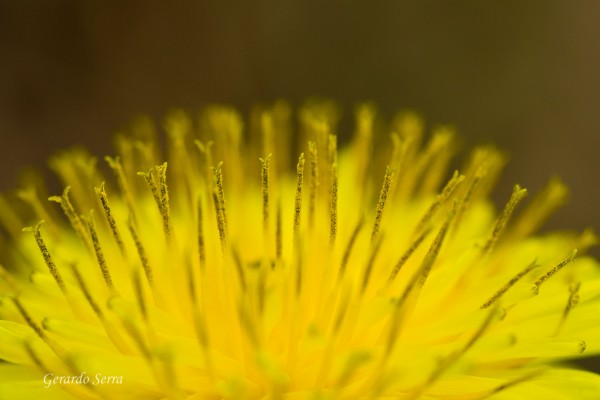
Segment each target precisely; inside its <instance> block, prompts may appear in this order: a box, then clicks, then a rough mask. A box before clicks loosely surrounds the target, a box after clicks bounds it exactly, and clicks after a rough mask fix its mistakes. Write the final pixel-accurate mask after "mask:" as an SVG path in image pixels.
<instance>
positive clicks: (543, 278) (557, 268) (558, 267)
mask: <svg viewBox="0 0 600 400" xmlns="http://www.w3.org/2000/svg"><path fill="white" fill-rule="evenodd" d="M576 254H577V249H574V250H573V251H572V252H571V254H569V257H567V258H566V259H565V260H563V261H561V262H560V263H559V264H558V265H556V266H555V267H554V268H552V269H551V270H550V271H548V272H546V273H545V274H544V275H543V276H541V277H540V278H539V279H538V280H537V281H536V282H535V286H537V287H540V286H541V285H542V283H544V282H546V281H547V280H548V279H549V278H550V277H552V275H554V274H556V273H557V272H558V271H560V270H561V269H563V268H564V267H565V266H567V265H569V264H570V263H572V262H573V261H574V260H575V255H576Z"/></svg>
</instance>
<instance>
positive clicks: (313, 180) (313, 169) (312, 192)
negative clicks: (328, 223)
mask: <svg viewBox="0 0 600 400" xmlns="http://www.w3.org/2000/svg"><path fill="white" fill-rule="evenodd" d="M308 155H309V158H310V188H309V198H308V226H309V228H312V227H313V225H314V220H315V208H316V202H317V190H318V187H319V169H318V163H317V162H318V160H317V144H316V143H315V142H311V141H309V142H308Z"/></svg>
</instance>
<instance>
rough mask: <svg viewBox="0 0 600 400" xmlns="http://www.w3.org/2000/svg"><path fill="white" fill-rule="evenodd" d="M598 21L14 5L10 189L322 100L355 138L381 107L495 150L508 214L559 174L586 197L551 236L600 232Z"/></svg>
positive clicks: (554, 15) (6, 126)
mask: <svg viewBox="0 0 600 400" xmlns="http://www.w3.org/2000/svg"><path fill="white" fill-rule="evenodd" d="M599 17H600V2H599V1H594V0H588V1H585V0H584V1H577V2H568V1H551V0H545V1H541V0H540V1H523V0H521V1H483V0H480V1H369V2H366V1H290V0H265V1H245V2H239V3H235V2H228V1H176V2H175V1H172V2H159V1H122V2H120V1H111V2H106V1H75V0H53V1H33V0H20V1H17V0H14V1H11V0H4V1H1V2H0V190H7V189H9V188H11V187H14V185H16V184H17V182H18V179H17V178H18V171H19V170H21V169H22V168H23V167H25V166H28V165H35V166H45V163H46V160H47V158H48V157H49V156H50V155H51V154H52V153H53V152H55V151H56V150H57V149H60V148H64V147H66V146H70V145H72V144H74V143H78V144H81V145H84V146H86V147H88V148H90V149H92V151H93V153H95V154H97V155H99V156H102V155H105V154H111V153H112V135H113V134H114V132H115V131H116V130H118V129H120V128H122V127H124V126H126V125H127V124H128V123H129V122H130V121H131V119H132V117H133V116H135V115H137V114H139V113H148V114H150V115H152V116H154V117H156V118H161V117H162V116H163V115H164V113H165V112H166V111H168V110H169V109H170V108H171V107H182V108H184V109H187V110H190V111H196V110H197V109H199V107H200V106H202V105H204V104H207V103H209V102H214V101H217V102H225V103H229V104H232V105H234V106H236V107H238V108H239V109H240V110H241V111H242V112H243V113H247V112H248V111H249V108H250V106H251V105H252V104H253V103H255V102H257V101H262V102H269V101H273V100H275V99H278V98H280V97H283V98H286V99H288V100H290V101H291V102H292V103H293V104H296V105H297V104H300V103H301V102H302V101H303V100H304V99H306V98H307V97H309V96H314V95H317V96H326V97H330V98H333V99H336V100H338V101H339V102H340V103H341V105H342V107H343V110H344V111H345V114H344V118H345V119H344V121H346V123H342V128H345V129H350V126H351V125H350V121H351V120H352V109H353V107H354V105H356V104H357V103H358V102H360V101H363V100H373V101H375V102H376V103H377V104H378V105H379V109H380V112H381V114H383V115H384V116H387V117H388V118H390V117H391V116H392V114H393V113H394V112H395V111H397V110H398V109H402V108H412V109H415V110H417V111H419V112H420V113H422V115H423V116H424V117H425V118H426V119H427V121H428V122H429V123H432V124H438V123H451V124H453V125H454V126H456V127H457V129H458V131H459V133H460V134H461V135H462V136H463V138H464V143H465V147H468V146H473V145H475V144H477V143H481V142H494V143H496V144H497V145H498V146H500V147H501V148H504V149H506V150H507V151H508V152H509V154H510V155H511V162H510V164H509V165H508V167H507V170H506V173H505V174H504V176H503V178H502V180H501V182H500V184H499V187H498V188H497V190H496V196H497V199H498V201H499V202H500V201H504V200H506V199H507V198H508V196H509V194H510V190H511V186H512V185H513V184H514V183H520V184H522V185H523V186H525V187H527V188H529V189H531V190H532V191H536V190H538V189H540V188H541V187H542V186H543V185H544V184H545V183H546V182H547V179H548V178H549V177H550V176H552V175H558V176H560V177H562V178H563V179H564V180H565V181H566V182H567V183H568V185H569V186H570V188H571V191H572V196H571V201H570V203H569V204H568V205H567V206H566V207H563V208H562V209H561V210H560V211H559V213H558V214H557V215H556V216H555V217H554V218H553V219H552V220H551V221H550V222H549V224H548V227H550V228H559V229H563V228H574V229H583V228H585V227H588V226H591V227H594V228H596V230H600V223H599V222H600V207H599V204H600V189H599V185H598V182H599V179H598V178H599V177H600V172H599V171H600V158H599V156H598V151H599V149H600V112H599V110H598V108H599V106H600V23H598V21H599V20H600V19H599ZM463 154H464V153H463ZM47 174H48V175H50V174H49V173H47ZM595 254H596V255H598V254H600V252H598V251H597V250H596V251H595Z"/></svg>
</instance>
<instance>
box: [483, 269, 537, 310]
mask: <svg viewBox="0 0 600 400" xmlns="http://www.w3.org/2000/svg"><path fill="white" fill-rule="evenodd" d="M537 267H538V265H537V264H536V260H534V261H533V262H532V263H531V264H529V265H528V266H527V267H525V269H523V270H522V271H521V272H519V273H518V274H517V275H515V276H514V277H513V278H512V279H511V280H510V281H508V282H507V283H506V284H505V285H504V286H502V287H501V288H500V289H499V290H498V291H497V292H496V293H495V294H494V295H493V296H492V297H490V298H489V300H488V301H486V302H485V303H483V305H482V306H481V307H480V308H481V309H482V310H483V309H485V308H488V307H489V306H491V305H492V304H494V303H495V302H496V301H497V300H498V299H500V298H501V297H502V296H504V293H506V292H507V291H508V289H510V288H511V287H513V285H514V284H515V283H517V282H518V281H519V280H520V279H521V278H523V277H524V276H525V275H527V274H528V273H530V272H531V271H532V270H533V269H535V268H537Z"/></svg>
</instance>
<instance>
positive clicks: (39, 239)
mask: <svg viewBox="0 0 600 400" xmlns="http://www.w3.org/2000/svg"><path fill="white" fill-rule="evenodd" d="M43 223H44V220H42V221H40V222H39V223H38V224H37V225H36V226H35V227H34V228H24V229H23V231H25V232H33V236H34V237H35V241H36V243H37V245H38V247H39V249H40V251H41V252H42V256H43V257H44V262H45V263H46V265H47V266H48V270H50V274H52V277H53V278H54V280H55V281H56V283H57V284H58V287H59V288H60V290H61V291H62V292H63V293H66V291H67V288H66V286H65V282H64V281H63V279H62V276H61V275H60V272H58V269H57V268H56V264H54V260H52V256H51V255H50V252H49V251H48V248H47V247H46V243H45V242H44V239H43V238H42V233H41V232H40V226H42V224H43Z"/></svg>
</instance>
